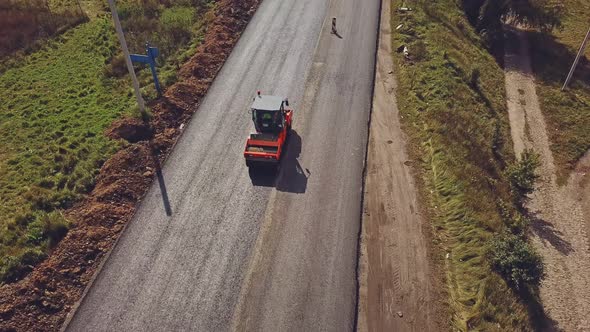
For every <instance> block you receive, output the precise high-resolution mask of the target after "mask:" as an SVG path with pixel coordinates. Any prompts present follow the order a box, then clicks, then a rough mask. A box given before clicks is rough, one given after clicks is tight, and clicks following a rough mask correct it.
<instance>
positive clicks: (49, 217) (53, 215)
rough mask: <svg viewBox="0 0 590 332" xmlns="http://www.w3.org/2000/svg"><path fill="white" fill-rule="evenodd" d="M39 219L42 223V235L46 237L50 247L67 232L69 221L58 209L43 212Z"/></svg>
mask: <svg viewBox="0 0 590 332" xmlns="http://www.w3.org/2000/svg"><path fill="white" fill-rule="evenodd" d="M41 221H42V223H43V237H44V238H46V239H47V241H48V244H49V247H50V248H51V247H54V246H55V245H57V244H58V243H59V241H61V239H63V238H64V236H66V234H68V230H69V228H70V223H69V222H68V221H67V220H66V218H64V216H63V215H62V214H61V212H59V211H53V212H50V213H47V214H45V215H44V216H43V217H42V218H41Z"/></svg>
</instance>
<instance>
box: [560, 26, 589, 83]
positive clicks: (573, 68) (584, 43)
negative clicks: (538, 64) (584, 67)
mask: <svg viewBox="0 0 590 332" xmlns="http://www.w3.org/2000/svg"><path fill="white" fill-rule="evenodd" d="M588 39H590V28H589V29H588V32H587V33H586V38H584V41H583V42H582V46H580V50H579V51H578V55H576V59H575V60H574V64H573V65H572V68H571V69H570V72H569V74H567V78H566V79H565V83H564V84H563V87H562V88H561V91H563V90H565V88H567V85H568V84H569V82H570V80H571V79H572V76H573V75H574V71H575V70H576V67H577V66H578V61H580V57H581V56H582V55H583V54H584V50H585V49H586V44H587V43H588Z"/></svg>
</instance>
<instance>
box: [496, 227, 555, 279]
mask: <svg viewBox="0 0 590 332" xmlns="http://www.w3.org/2000/svg"><path fill="white" fill-rule="evenodd" d="M489 258H490V262H491V265H492V268H493V269H494V270H495V271H496V272H498V273H499V274H500V275H501V276H502V277H503V278H504V279H505V280H506V282H507V283H508V284H509V285H511V286H514V287H515V288H516V289H520V288H521V287H522V286H524V285H531V286H537V285H539V283H540V282H541V280H542V279H543V277H544V269H545V267H544V264H543V260H542V258H541V256H540V255H539V254H538V253H537V252H536V251H535V250H534V248H533V247H532V246H531V245H530V244H528V243H527V242H526V240H525V239H523V238H522V237H520V236H517V235H513V234H503V235H500V236H497V237H495V238H494V239H493V240H492V242H491V246H490V250H489Z"/></svg>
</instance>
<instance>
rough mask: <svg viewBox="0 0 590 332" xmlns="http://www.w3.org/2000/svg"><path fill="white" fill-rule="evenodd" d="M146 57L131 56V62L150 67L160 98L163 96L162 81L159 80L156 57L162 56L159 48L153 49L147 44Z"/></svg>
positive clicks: (139, 55)
mask: <svg viewBox="0 0 590 332" xmlns="http://www.w3.org/2000/svg"><path fill="white" fill-rule="evenodd" d="M145 52H146V55H141V54H131V61H133V62H139V63H147V64H149V65H150V69H151V71H152V76H153V77H154V84H155V85H156V91H158V96H161V95H162V88H161V87H160V81H159V80H158V73H157V72H156V57H157V56H158V55H160V51H159V50H158V48H157V47H151V46H150V44H149V43H146V44H145Z"/></svg>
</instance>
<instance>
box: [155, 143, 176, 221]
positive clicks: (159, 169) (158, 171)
mask: <svg viewBox="0 0 590 332" xmlns="http://www.w3.org/2000/svg"><path fill="white" fill-rule="evenodd" d="M149 145H150V152H151V154H152V159H153V162H154V168H155V169H156V177H157V178H158V185H159V187H160V193H161V194H162V201H163V203H164V210H165V211H166V215H167V216H168V217H170V216H172V207H171V205H170V199H169V198H168V190H167V189H166V182H165V181H164V174H163V173H162V166H161V165H160V160H159V158H158V153H157V152H156V149H155V148H154V145H153V143H152V140H150V141H149Z"/></svg>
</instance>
